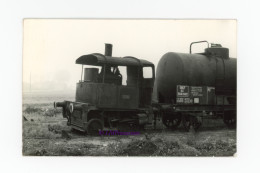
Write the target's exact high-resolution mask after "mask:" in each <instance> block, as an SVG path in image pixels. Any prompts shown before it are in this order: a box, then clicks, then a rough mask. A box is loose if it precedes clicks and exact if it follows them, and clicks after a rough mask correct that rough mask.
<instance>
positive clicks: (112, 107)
mask: <svg viewBox="0 0 260 173" xmlns="http://www.w3.org/2000/svg"><path fill="white" fill-rule="evenodd" d="M201 42H206V41H200V42H193V43H191V45H190V54H183V53H173V52H169V53H166V54H165V55H164V56H163V57H162V58H161V59H160V61H159V63H158V66H157V70H156V78H155V69H154V64H153V63H151V62H149V61H146V60H142V59H138V58H135V57H131V56H126V57H123V58H119V57H113V56H112V45H111V44H106V47H105V54H104V55H102V54H99V53H94V54H89V55H83V56H81V57H79V58H78V59H77V60H76V64H80V65H81V66H82V73H81V80H80V81H79V82H78V83H77V88H76V97H75V101H67V100H65V101H63V102H57V103H55V102H54V107H55V108H56V107H61V108H62V109H63V117H64V118H67V119H68V125H70V126H72V128H74V129H77V130H80V131H85V132H87V133H88V134H91V135H92V134H97V133H98V131H99V130H103V129H104V128H110V129H111V128H116V129H118V130H130V129H131V130H136V129H140V128H143V127H144V126H145V125H152V124H154V125H156V120H158V119H159V120H161V119H162V122H163V124H164V125H165V126H166V127H168V128H172V129H175V128H177V127H178V126H179V125H180V124H181V123H182V125H183V126H184V128H185V129H186V130H189V129H190V128H191V127H193V128H194V129H197V128H199V127H200V125H201V124H202V120H203V118H204V117H212V118H216V117H220V118H223V120H224V122H225V123H226V124H227V125H228V126H234V125H235V124H236V59H234V58H229V50H228V49H227V48H223V47H221V45H218V44H211V47H209V43H208V42H206V43H207V44H208V48H206V49H205V52H204V53H198V54H192V52H191V51H192V45H193V44H195V43H201ZM85 67H86V68H85ZM122 67H124V69H125V71H124V73H121V72H120V70H119V69H121V68H122ZM83 71H84V77H83ZM124 81H125V82H124ZM152 95H153V97H152ZM152 98H155V99H154V100H153V101H152Z"/></svg>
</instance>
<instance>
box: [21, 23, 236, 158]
mask: <svg viewBox="0 0 260 173" xmlns="http://www.w3.org/2000/svg"><path fill="white" fill-rule="evenodd" d="M22 72H23V73H22V83H23V89H22V154H23V156H120V157H126V156H137V157H146V156H151V157H158V156H161V157H179V156H181V157H185V156H187V157H201V156H203V157H212V156H214V157H215V156H222V157H234V156H236V153H237V130H236V129H237V21H236V20H231V19H229V20H198V19H197V20H173V19H167V20H166V19H164V20H163V19H161V20H156V19H149V20H148V19H24V20H23V71H22Z"/></svg>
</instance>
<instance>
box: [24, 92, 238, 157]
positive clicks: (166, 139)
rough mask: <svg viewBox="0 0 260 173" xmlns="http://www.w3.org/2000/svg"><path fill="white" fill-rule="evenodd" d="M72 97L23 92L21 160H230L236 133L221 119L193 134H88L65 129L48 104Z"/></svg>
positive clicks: (58, 113)
mask: <svg viewBox="0 0 260 173" xmlns="http://www.w3.org/2000/svg"><path fill="white" fill-rule="evenodd" d="M63 100H74V94H73V93H70V94H52V93H24V94H23V112H22V116H23V122H22V123H23V149H22V150H23V151H22V152H23V155H25V156H233V155H234V154H235V153H236V130H235V129H228V128H226V127H225V125H224V124H223V123H222V120H204V121H203V127H202V128H201V129H200V130H199V131H197V132H185V131H184V130H183V129H182V128H181V127H180V128H179V129H178V130H176V131H171V130H169V129H166V128H165V127H164V126H163V125H162V123H161V122H159V121H158V122H157V127H156V130H154V129H145V130H144V131H141V132H140V133H141V134H140V135H132V136H130V135H129V136H125V135H122V136H96V137H94V136H88V135H86V134H84V133H82V132H78V131H75V130H71V128H70V127H69V126H67V122H66V119H64V118H63V117H62V114H61V110H60V109H54V108H53V102H54V101H63Z"/></svg>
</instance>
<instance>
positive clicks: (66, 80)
mask: <svg viewBox="0 0 260 173" xmlns="http://www.w3.org/2000/svg"><path fill="white" fill-rule="evenodd" d="M200 40H207V41H208V42H209V43H219V44H221V45H222V46H223V47H227V48H229V52H230V53H229V55H230V57H233V58H236V57H237V22H236V20H140V19H138V20H130V19H129V20H108V19H106V20H101V19H99V20H97V19H86V20H83V19H81V20H78V19H25V20H24V22H23V91H24V92H27V91H29V89H30V80H31V89H32V91H67V90H75V89H76V83H77V82H78V81H79V80H80V74H81V65H78V64H75V61H76V59H77V58H79V57H80V56H82V55H85V54H91V53H102V54H104V49H105V43H111V44H113V53H112V54H113V56H115V57H124V56H134V57H136V58H139V59H146V60H148V61H151V62H153V63H154V64H155V67H156V66H157V63H158V61H159V60H160V58H161V57H162V56H163V55H164V54H165V53H167V52H180V53H189V45H190V43H191V42H194V41H200ZM193 48H194V49H193V52H202V51H203V50H204V48H206V44H200V45H195V46H194V47H193Z"/></svg>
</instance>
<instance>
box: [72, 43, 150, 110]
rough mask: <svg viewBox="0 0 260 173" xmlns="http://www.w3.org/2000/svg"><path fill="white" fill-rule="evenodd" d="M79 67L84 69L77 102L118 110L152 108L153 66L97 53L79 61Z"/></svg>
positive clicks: (130, 58) (133, 58)
mask: <svg viewBox="0 0 260 173" xmlns="http://www.w3.org/2000/svg"><path fill="white" fill-rule="evenodd" d="M111 46H112V45H111ZM106 52H107V51H106ZM76 64H81V65H82V74H81V80H80V81H79V82H78V83H77V89H76V102H81V103H88V104H92V105H95V106H97V107H98V108H114V109H138V108H144V107H147V106H150V105H151V99H152V90H153V83H154V76H155V74H154V65H153V64H152V63H150V62H148V61H146V60H140V59H137V58H135V57H130V56H127V57H123V58H118V57H112V56H111V55H110V54H108V55H106V53H105V55H102V54H97V53H94V54H89V55H83V56H81V57H79V58H78V59H77V60H76ZM86 66H87V67H86ZM89 66H92V67H89ZM93 66H94V68H93ZM85 67H86V68H85ZM83 69H84V70H83ZM83 71H84V77H83ZM82 77H83V78H82Z"/></svg>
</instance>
